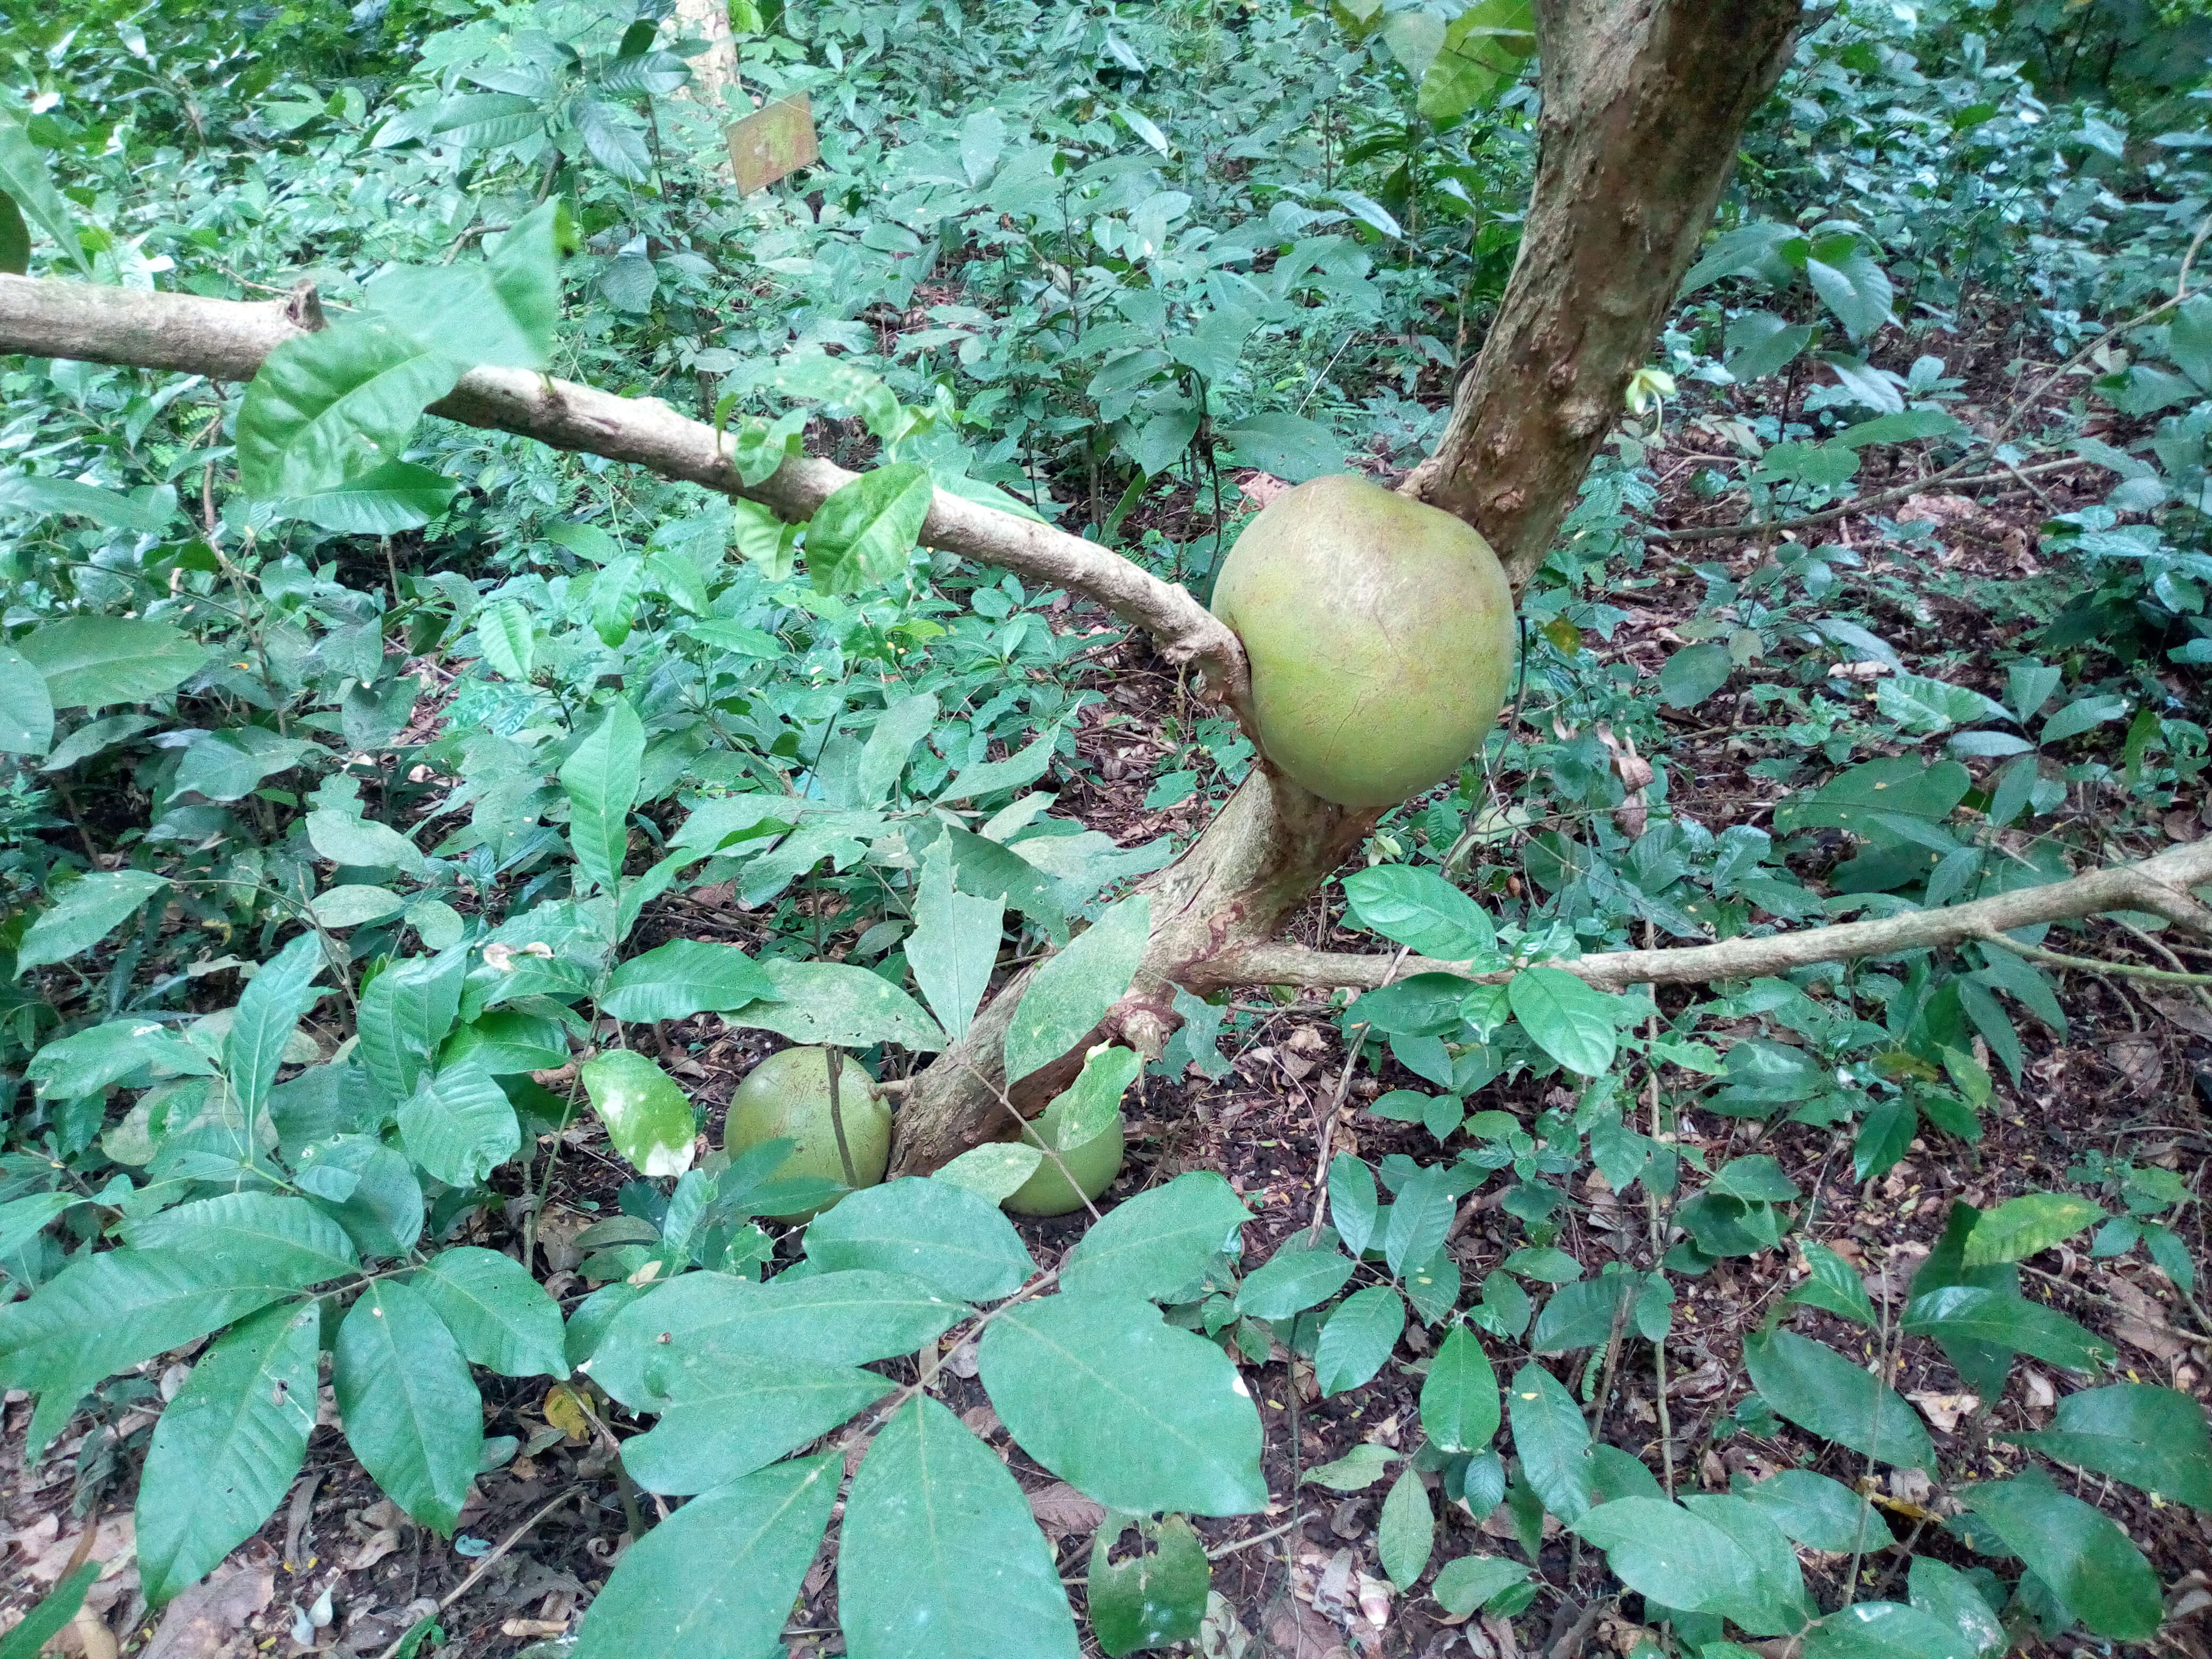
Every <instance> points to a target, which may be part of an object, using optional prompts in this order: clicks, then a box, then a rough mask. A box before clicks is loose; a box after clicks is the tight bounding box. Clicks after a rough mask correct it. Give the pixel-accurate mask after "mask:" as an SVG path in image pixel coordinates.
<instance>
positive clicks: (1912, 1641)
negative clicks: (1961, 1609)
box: [1708, 1557, 1978, 1659]
mask: <svg viewBox="0 0 2212 1659" xmlns="http://www.w3.org/2000/svg"><path fill="white" fill-rule="evenodd" d="M1924 1559H1926V1558H1925V1557H1921V1558H1917V1559H1915V1561H1914V1563H1913V1565H1915V1566H1917V1565H1919V1564H1920V1561H1921V1560H1924ZM1708 1651H1710V1649H1709V1650H1708ZM1977 1651H1978V1650H1977V1649H1976V1648H1975V1647H1974V1645H1973V1644H1972V1642H1971V1641H1969V1640H1968V1639H1967V1638H1966V1636H1965V1635H1963V1634H1962V1633H1961V1632H1960V1631H1959V1630H1957V1629H1956V1628H1955V1627H1954V1626H1951V1625H1949V1624H1948V1623H1946V1622H1945V1621H1944V1620H1942V1619H1940V1618H1937V1617H1936V1615H1935V1614H1933V1613H1928V1612H1926V1611H1924V1610H1923V1609H1922V1608H1919V1607H1907V1606H1906V1605H1905V1603H1903V1602H1901V1601H1860V1602H1857V1603H1856V1604H1855V1605H1853V1606H1851V1607H1838V1609H1837V1610H1836V1611H1835V1612H1833V1613H1830V1614H1829V1615H1828V1616H1827V1617H1826V1619H1823V1620H1821V1621H1820V1623H1819V1624H1818V1625H1816V1626H1814V1628H1813V1631H1812V1632H1811V1633H1810V1635H1809V1636H1808V1638H1807V1639H1806V1642H1805V1645H1804V1647H1803V1649H1802V1652H1803V1655H1804V1659H1975V1656H1976V1653H1977Z"/></svg>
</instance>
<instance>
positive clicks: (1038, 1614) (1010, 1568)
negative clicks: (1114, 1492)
mask: <svg viewBox="0 0 2212 1659" xmlns="http://www.w3.org/2000/svg"><path fill="white" fill-rule="evenodd" d="M839 1546H840V1547H839V1550H838V1558H837V1612H838V1618H839V1622H840V1623H841V1624H842V1626H843V1627H844V1632H845V1639H846V1642H847V1644H848V1652H849V1653H850V1654H851V1655H852V1659H975V1656H977V1655H979V1654H989V1655H991V1656H992V1659H1077V1656H1078V1654H1079V1644H1078V1642H1077V1640H1076V1635H1075V1620H1074V1617H1073V1614H1071V1613H1069V1612H1068V1608H1067V1595H1066V1592H1065V1591H1064V1590H1062V1589H1060V1570H1059V1568H1058V1567H1057V1566H1056V1565H1054V1561H1053V1556H1052V1551H1051V1549H1050V1548H1049V1547H1048V1546H1047V1545H1046V1543H1045V1541H1044V1536H1043V1534H1042V1533H1040V1532H1038V1530H1037V1528H1036V1522H1035V1521H1033V1520H1032V1519H1031V1518H1030V1506H1029V1501H1028V1499H1027V1498H1024V1496H1023V1494H1022V1489H1021V1487H1020V1486H1018V1484H1017V1483H1016V1482H1015V1480H1014V1477H1013V1476H1012V1475H1011V1474H1008V1473H1007V1472H1006V1466H1005V1465H1004V1464H1003V1463H1001V1462H999V1460H998V1459H997V1458H996V1457H995V1456H994V1455H992V1454H991V1452H990V1451H989V1450H988V1449H986V1448H985V1447H984V1446H982V1445H981V1443H978V1442H977V1440H976V1439H975V1436H973V1435H971V1434H969V1432H968V1431H967V1430H966V1429H965V1428H963V1427H962V1426H961V1424H960V1420H959V1419H957V1418H956V1417H954V1416H953V1415H952V1413H951V1412H950V1411H947V1410H946V1409H945V1407H943V1406H941V1405H939V1404H938V1402H937V1401H934V1400H932V1399H930V1398H929V1397H928V1396H927V1395H921V1396H918V1397H916V1398H915V1399H913V1400H911V1401H908V1402H907V1403H906V1404H905V1405H904V1406H902V1407H900V1408H899V1410H898V1412H897V1413H896V1415H895V1416H893V1417H892V1419H891V1420H890V1422H889V1423H888V1424H886V1425H884V1428H883V1429H882V1430H881V1431H879V1432H878V1434H877V1436H876V1438H875V1443H873V1444H872V1445H871V1446H870V1447H869V1448H868V1455H867V1458H866V1461H865V1462H862V1463H861V1465H860V1474H857V1475H856V1476H854V1480H853V1488H852V1492H851V1495H850V1496H849V1497H848V1498H847V1500H846V1504H845V1520H844V1526H843V1528H842V1532H841V1533H840V1534H839Z"/></svg>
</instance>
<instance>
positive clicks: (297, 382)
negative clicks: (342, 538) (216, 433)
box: [237, 318, 464, 499]
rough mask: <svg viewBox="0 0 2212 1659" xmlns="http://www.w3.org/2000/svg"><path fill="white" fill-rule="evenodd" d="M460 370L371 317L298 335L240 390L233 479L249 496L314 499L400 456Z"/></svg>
mask: <svg viewBox="0 0 2212 1659" xmlns="http://www.w3.org/2000/svg"><path fill="white" fill-rule="evenodd" d="M463 367H464V366H463V365H462V364H461V363H460V362H458V361H456V360H455V359H453V358H451V357H448V356H445V355H443V354H442V353H441V352H437V351H428V350H425V349H422V346H421V345H420V344H418V343H416V342H415V341H414V340H411V339H410V338H409V337H407V336H406V335H404V334H403V333H401V332H399V331H397V330H395V329H392V328H388V327H386V326H385V325H383V324H381V323H379V322H375V321H372V320H370V319H367V318H358V319H348V320H345V321H343V322H339V323H337V324H334V325H332V326H331V327H329V328H326V329H324V330H321V331H319V332H317V333H313V334H300V335H295V336H294V337H292V338H290V339H289V340H286V341H285V342H283V343H282V344H281V345H279V346H278V347H277V348H276V349H275V350H274V351H271V352H270V354H269V355H268V356H266V357H264V359H263V360H262V362H261V368H260V370H259V372H258V373H257V374H255V375H254V377H253V380H252V384H251V385H249V386H247V387H246V398H245V400H244V402H243V403H242V404H240V408H239V413H238V432H237V441H238V478H239V483H240V484H241V485H243V486H244V487H245V489H246V493H247V494H248V495H258V496H263V497H273V498H278V499H283V498H289V497H293V496H301V495H320V494H322V493H323V492H324V491H325V490H331V489H337V487H338V486H339V485H341V484H343V483H345V482H346V481H347V480H348V479H349V478H355V477H360V476H361V475H362V474H363V473H365V472H371V471H375V470H376V469H377V468H378V467H380V466H381V465H384V463H385V462H386V461H390V460H396V459H398V457H399V452H400V451H401V450H402V449H403V448H404V447H405V446H406V443H407V440H408V437H409V435H410V434H411V433H412V432H413V431H414V430H415V426H416V422H418V421H420V420H421V419H422V411H423V410H425V409H426V408H428V406H429V405H430V404H434V403H435V402H437V401H438V399H439V398H442V397H444V396H445V395H446V394H447V392H451V391H452V390H453V386H454V384H455V383H456V382H457V381H458V380H459V379H460V377H461V371H462V368H463Z"/></svg>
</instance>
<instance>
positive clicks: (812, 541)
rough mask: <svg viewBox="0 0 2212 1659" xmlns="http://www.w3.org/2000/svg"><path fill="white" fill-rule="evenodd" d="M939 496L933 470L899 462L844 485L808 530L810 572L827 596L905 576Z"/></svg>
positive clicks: (823, 507) (821, 510)
mask: <svg viewBox="0 0 2212 1659" xmlns="http://www.w3.org/2000/svg"><path fill="white" fill-rule="evenodd" d="M936 495H937V489H936V486H935V485H934V484H933V483H931V482H930V477H929V469H928V468H927V467H926V466H917V465H915V464H914V463H913V462H911V461H900V462H896V463H894V464H893V465H890V466H879V467H878V468H877V469H876V470H875V471H872V472H866V473H863V474H862V475H861V476H860V477H857V478H855V479H854V480H853V481H852V483H848V484H844V485H842V486H841V487H840V488H839V489H837V490H836V492H835V493H834V494H832V495H830V497H829V500H828V501H824V502H823V503H822V505H821V506H820V507H817V508H816V509H815V510H814V517H813V519H812V520H811V522H809V523H808V525H807V526H806V568H807V573H808V574H809V575H811V577H812V578H813V580H814V586H815V587H816V589H817V591H818V592H823V593H857V592H860V590H861V589H862V588H864V587H872V586H876V585H877V584H878V583H881V582H887V581H889V580H890V579H891V578H892V577H894V576H896V575H899V574H902V573H903V572H904V570H905V569H906V566H907V556H908V554H909V553H911V552H912V551H913V550H914V544H915V539H916V538H918V537H920V535H921V526H922V522H923V520H926V519H927V518H928V517H929V507H930V503H931V501H933V500H934V499H935V497H936Z"/></svg>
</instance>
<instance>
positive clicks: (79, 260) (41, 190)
mask: <svg viewBox="0 0 2212 1659" xmlns="http://www.w3.org/2000/svg"><path fill="white" fill-rule="evenodd" d="M0 191H6V192H7V193H8V195H9V197H10V198H12V203H13V205H14V206H15V207H17V208H20V209H21V210H22V214H23V216H24V217H26V218H27V219H29V220H30V221H31V222H33V224H35V225H37V226H38V228H40V230H43V231H45V232H46V234H47V235H49V236H51V237H52V238H53V239H54V241H55V243H56V244H57V245H58V246H59V247H60V248H61V250H62V252H64V253H66V254H68V255H69V257H70V259H71V260H72V261H73V262H74V263H75V264H76V268H77V269H78V270H81V271H83V272H84V273H85V274H86V275H87V276H90V275H91V274H92V262H91V261H90V260H88V259H87V258H85V257H84V249H83V248H82V246H80V245H79V244H78V242H77V240H76V222H75V221H74V220H73V219H72V218H71V217H70V210H69V204H68V203H67V202H65V201H64V200H63V199H62V193H61V192H60V191H58V190H56V189H55V188H54V181H53V177H52V174H51V173H48V172H47V170H46V158H45V157H44V156H42V155H40V154H39V152H38V149H37V148H36V147H35V146H34V145H33V143H31V140H30V137H29V136H28V135H27V134H26V133H25V132H24V131H23V129H22V127H21V125H20V124H18V123H16V122H15V121H0ZM27 268H28V267H27V264H21V265H16V266H14V267H13V269H14V270H15V271H16V273H17V274H18V275H21V273H22V271H24V270H27ZM74 1611H75V1609H74V1608H72V1609H71V1612H74ZM62 1622H63V1623H64V1624H66V1623H68V1622H69V1621H68V1619H67V1618H66V1617H64V1620H63V1621H62Z"/></svg>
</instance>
